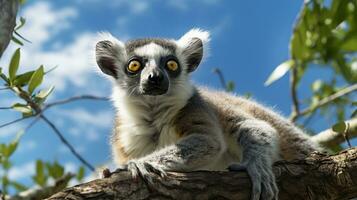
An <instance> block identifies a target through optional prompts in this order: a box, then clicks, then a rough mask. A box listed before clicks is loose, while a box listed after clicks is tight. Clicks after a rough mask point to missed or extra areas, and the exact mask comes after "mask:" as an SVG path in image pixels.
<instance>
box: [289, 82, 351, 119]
mask: <svg viewBox="0 0 357 200" xmlns="http://www.w3.org/2000/svg"><path fill="white" fill-rule="evenodd" d="M354 91H357V83H356V84H353V85H350V86H348V87H345V88H343V89H341V90H339V91H338V92H336V93H334V94H332V95H330V96H328V97H325V98H323V99H322V100H320V101H319V103H318V104H317V105H316V106H314V107H309V108H306V109H304V110H302V111H301V112H300V113H299V115H298V116H296V117H300V116H303V115H307V114H309V113H311V112H312V111H314V110H316V109H317V108H320V107H322V106H324V105H326V104H328V103H331V102H333V101H335V100H336V99H338V98H341V97H343V96H345V95H347V94H350V93H352V92H354Z"/></svg>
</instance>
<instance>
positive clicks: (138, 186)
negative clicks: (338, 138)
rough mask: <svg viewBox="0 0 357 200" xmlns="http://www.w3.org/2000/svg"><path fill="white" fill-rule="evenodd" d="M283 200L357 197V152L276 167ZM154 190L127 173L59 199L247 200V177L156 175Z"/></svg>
mask: <svg viewBox="0 0 357 200" xmlns="http://www.w3.org/2000/svg"><path fill="white" fill-rule="evenodd" d="M274 173H275V175H276V177H277V183H278V186H279V190H280V192H279V199H282V200H284V199H288V200H290V199H326V200H327V199H337V200H345V199H346V200H347V199H351V198H353V197H357V148H353V149H349V150H345V151H343V152H340V153H339V154H338V155H334V156H326V155H323V154H312V155H311V156H310V157H308V158H306V159H305V160H296V161H290V162H288V161H279V162H277V163H275V164H274ZM152 178H153V180H154V183H155V185H153V186H148V185H147V184H145V182H144V181H143V180H142V179H140V178H139V179H138V180H134V179H133V178H132V177H131V175H130V174H129V173H128V172H120V173H114V174H113V175H112V176H111V177H109V178H104V179H97V180H94V181H91V182H88V183H84V184H80V185H77V186H74V187H71V188H67V189H65V190H63V191H61V192H59V193H57V194H55V195H53V196H52V197H50V198H48V200H57V199H73V200H74V199H75V200H80V199H97V200H101V199H107V200H109V199H128V200H130V199H135V200H139V199H236V200H240V199H249V196H250V191H251V182H250V178H249V176H248V175H247V173H246V172H211V171H196V172H187V173H174V172H172V173H168V177H167V178H165V179H163V178H160V177H159V176H157V175H155V174H152Z"/></svg>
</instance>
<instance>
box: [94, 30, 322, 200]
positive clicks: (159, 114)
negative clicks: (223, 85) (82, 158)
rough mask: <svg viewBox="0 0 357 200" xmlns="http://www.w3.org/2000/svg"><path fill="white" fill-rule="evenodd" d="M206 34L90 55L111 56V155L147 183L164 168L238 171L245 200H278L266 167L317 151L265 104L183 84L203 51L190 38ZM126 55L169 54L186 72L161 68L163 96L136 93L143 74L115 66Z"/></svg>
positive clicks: (153, 57) (121, 63)
mask: <svg viewBox="0 0 357 200" xmlns="http://www.w3.org/2000/svg"><path fill="white" fill-rule="evenodd" d="M191 34H192V35H194V37H193V36H192V37H191V36H190V35H191ZM207 34H208V33H206V32H204V33H202V32H200V30H192V31H190V32H189V33H188V34H186V35H185V36H184V37H182V38H183V39H180V40H179V41H177V42H176V43H175V41H173V40H166V39H163V40H161V39H150V40H149V39H142V40H135V41H131V42H129V43H127V44H125V45H124V46H121V47H119V46H120V45H117V46H115V44H112V45H111V46H113V47H115V50H110V51H109V52H104V51H105V48H100V49H99V50H100V51H99V52H97V57H99V58H100V57H103V56H104V57H105V58H108V57H109V58H112V59H115V62H114V63H115V65H116V68H117V70H116V71H117V75H116V77H117V78H116V80H115V84H114V89H113V97H112V98H113V101H114V103H115V106H116V108H117V110H118V112H117V119H116V125H115V129H114V135H113V137H112V149H113V158H114V160H115V161H116V162H117V163H118V165H126V167H127V169H128V170H129V171H131V173H132V175H133V176H139V175H140V176H143V177H144V178H145V179H146V180H148V181H149V182H150V181H151V179H150V176H149V173H150V172H154V173H158V174H160V175H161V176H165V171H193V170H226V169H227V167H229V166H230V169H231V170H241V169H244V170H247V172H248V174H249V175H250V177H251V179H252V183H253V188H252V199H254V200H258V199H260V198H262V199H277V196H278V189H277V186H276V183H275V177H274V174H273V172H272V164H273V162H274V161H276V160H279V159H295V158H302V157H305V156H307V155H308V154H310V153H311V152H312V151H315V150H319V147H318V146H317V145H316V144H314V143H313V142H312V141H311V140H310V139H309V138H308V136H307V135H305V134H304V133H303V132H302V131H301V130H300V129H298V128H297V127H295V126H294V125H293V124H291V123H290V122H288V121H287V120H286V119H284V118H282V117H281V116H279V115H278V114H276V113H275V112H273V111H272V110H270V109H269V108H267V107H265V106H262V105H260V104H258V103H256V102H254V101H252V100H247V99H244V98H241V97H238V96H234V95H231V94H228V93H225V92H216V91H210V90H207V89H204V88H200V87H195V86H193V85H192V84H191V83H190V81H189V77H188V73H189V72H191V71H194V70H195V69H196V68H197V66H198V64H199V62H200V61H201V59H202V54H203V42H202V39H201V38H199V37H197V36H200V35H204V36H205V38H206V39H207V40H209V38H208V36H207ZM176 44H177V45H176ZM154 49H157V50H158V51H159V52H155V51H156V50H154ZM111 52H117V53H118V54H117V55H112V53H111ZM128 53H129V54H130V56H133V55H135V54H140V56H145V57H146V58H147V59H148V60H152V61H159V60H160V59H162V58H163V57H165V56H167V54H170V55H171V56H175V57H177V59H178V62H179V63H180V67H181V68H182V69H186V72H185V71H182V72H181V73H179V74H178V75H177V76H170V75H169V72H168V71H165V73H166V78H167V79H168V80H169V89H168V90H167V92H166V93H165V94H162V95H153V96H147V95H144V94H143V93H141V92H140V89H139V88H140V86H141V84H142V81H143V79H142V77H141V76H143V74H140V75H139V76H138V77H130V76H127V75H126V74H125V73H124V71H123V69H122V68H124V67H125V65H124V64H125V62H126V61H127V59H128V57H129V56H128ZM108 55H110V56H108ZM153 63H158V62H153ZM98 64H99V63H98ZM100 67H101V68H102V67H103V66H100ZM146 67H147V69H145V68H146ZM155 67H160V66H157V64H156V65H154V66H153V65H147V66H145V68H144V69H143V71H144V70H149V71H150V68H155ZM161 69H162V68H161ZM102 71H103V70H102ZM103 72H104V73H105V70H104V71H103ZM143 73H146V72H143ZM133 88H134V89H133ZM134 90H135V91H134Z"/></svg>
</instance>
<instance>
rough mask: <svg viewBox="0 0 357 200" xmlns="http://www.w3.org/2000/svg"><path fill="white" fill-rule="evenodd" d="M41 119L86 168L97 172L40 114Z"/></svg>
mask: <svg viewBox="0 0 357 200" xmlns="http://www.w3.org/2000/svg"><path fill="white" fill-rule="evenodd" d="M40 117H41V118H42V119H43V121H45V122H46V123H47V124H48V125H49V126H50V127H51V129H52V130H53V131H54V132H55V133H56V135H57V136H58V137H59V138H60V140H61V142H62V143H63V144H64V145H66V146H67V147H68V149H69V150H70V151H71V152H72V154H73V155H74V156H75V157H76V158H77V159H78V160H79V161H80V162H81V163H82V164H83V165H85V166H86V167H88V168H89V169H90V170H91V171H93V172H94V171H95V168H94V167H93V166H92V165H91V164H90V163H88V162H87V161H86V160H85V159H84V158H83V157H82V156H81V155H80V154H79V153H78V152H77V151H76V150H75V149H74V147H73V146H72V145H71V144H70V143H69V142H68V140H67V139H66V138H65V137H64V136H63V134H62V133H61V132H60V131H59V129H58V128H57V127H56V126H55V125H54V124H53V123H52V122H51V121H50V120H48V119H47V117H45V116H44V115H43V114H40Z"/></svg>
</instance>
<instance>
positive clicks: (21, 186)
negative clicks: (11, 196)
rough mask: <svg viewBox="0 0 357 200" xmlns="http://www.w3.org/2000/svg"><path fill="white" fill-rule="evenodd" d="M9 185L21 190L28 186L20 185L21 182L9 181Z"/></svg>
mask: <svg viewBox="0 0 357 200" xmlns="http://www.w3.org/2000/svg"><path fill="white" fill-rule="evenodd" d="M10 185H11V186H13V187H14V188H15V189H16V190H17V191H19V192H22V191H25V190H27V189H28V188H27V187H26V186H25V185H22V184H21V183H18V182H15V181H11V182H10Z"/></svg>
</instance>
